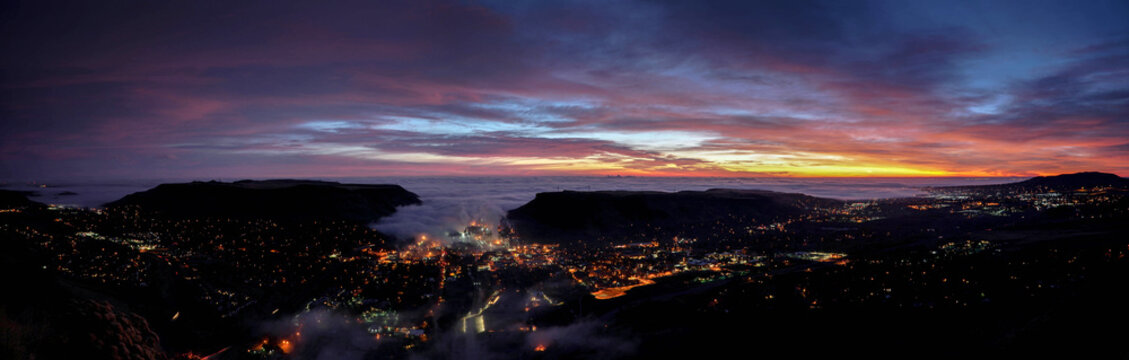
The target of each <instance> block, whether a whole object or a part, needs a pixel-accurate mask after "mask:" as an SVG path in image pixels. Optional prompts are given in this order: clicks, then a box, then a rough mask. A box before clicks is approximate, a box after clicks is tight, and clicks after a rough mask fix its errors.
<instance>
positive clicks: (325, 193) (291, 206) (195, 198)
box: [106, 180, 420, 221]
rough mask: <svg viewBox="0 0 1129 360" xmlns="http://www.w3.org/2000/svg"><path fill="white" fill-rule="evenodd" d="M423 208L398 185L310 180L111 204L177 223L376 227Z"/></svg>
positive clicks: (145, 194) (197, 188) (203, 185)
mask: <svg viewBox="0 0 1129 360" xmlns="http://www.w3.org/2000/svg"><path fill="white" fill-rule="evenodd" d="M413 204H420V200H419V196H417V195H416V194H414V193H412V192H409V191H407V190H405V189H404V188H403V187H400V186H399V185H368V184H341V183H337V182H328V181H310V180H265V181H252V180H242V181H237V182H234V183H224V182H217V181H209V182H200V181H196V182H191V183H181V184H161V185H159V186H157V187H155V188H153V189H150V190H147V191H142V192H138V193H133V194H130V195H126V196H125V197H123V198H121V199H120V200H117V201H114V202H111V203H109V204H106V207H108V208H118V207H123V206H130V205H134V206H138V207H141V208H142V209H144V210H146V211H154V212H157V213H160V214H161V215H164V216H172V217H236V218H252V217H255V218H273V219H280V220H302V219H343V220H354V221H374V220H376V219H379V218H381V217H384V216H388V215H391V214H392V213H393V212H395V211H396V207H397V206H404V205H413Z"/></svg>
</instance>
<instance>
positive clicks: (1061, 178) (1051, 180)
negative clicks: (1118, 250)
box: [935, 171, 1129, 191]
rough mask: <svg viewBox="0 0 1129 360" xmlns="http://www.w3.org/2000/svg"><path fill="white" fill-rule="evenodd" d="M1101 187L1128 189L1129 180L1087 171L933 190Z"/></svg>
mask: <svg viewBox="0 0 1129 360" xmlns="http://www.w3.org/2000/svg"><path fill="white" fill-rule="evenodd" d="M1103 186H1113V187H1120V188H1129V179H1126V178H1123V177H1120V176H1117V175H1116V174H1110V173H1103V172H1096V171H1088V172H1079V173H1073V174H1061V175H1053V176H1037V177H1033V178H1030V179H1027V180H1024V181H1020V182H1015V183H1007V184H994V185H976V186H946V187H938V188H935V189H942V190H943V189H970V190H993V189H998V190H1004V189H1031V190H1036V189H1045V190H1055V191H1070V190H1074V189H1078V188H1094V187H1103Z"/></svg>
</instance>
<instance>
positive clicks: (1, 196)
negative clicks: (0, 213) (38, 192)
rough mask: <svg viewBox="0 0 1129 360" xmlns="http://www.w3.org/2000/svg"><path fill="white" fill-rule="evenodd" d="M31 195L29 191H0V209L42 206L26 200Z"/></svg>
mask: <svg viewBox="0 0 1129 360" xmlns="http://www.w3.org/2000/svg"><path fill="white" fill-rule="evenodd" d="M33 194H34V193H33V192H30V191H15V190H0V209H11V208H22V207H39V206H43V204H40V203H37V202H35V201H31V200H28V198H27V197H28V195H33Z"/></svg>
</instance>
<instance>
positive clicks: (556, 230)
mask: <svg viewBox="0 0 1129 360" xmlns="http://www.w3.org/2000/svg"><path fill="white" fill-rule="evenodd" d="M836 204H839V201H837V200H831V199H823V198H816V197H811V196H807V195H803V194H787V193H778V192H771V191H763V190H729V189H711V190H707V191H681V192H675V193H666V192H645V191H594V192H576V191H562V192H550V193H540V194H537V196H536V197H535V198H534V199H533V200H532V201H530V202H529V203H526V204H525V205H522V206H521V207H519V208H517V209H513V210H510V211H509V213H508V214H507V219H508V220H509V222H510V223H511V224H513V226H514V229H515V230H516V231H517V232H518V233H519V234H521V236H522V237H523V238H528V239H532V240H535V241H547V242H560V241H567V240H579V239H581V238H594V237H598V236H608V237H611V236H618V235H625V234H632V233H637V232H641V231H645V230H644V229H645V228H647V229H653V228H664V229H668V230H679V229H686V230H687V231H692V230H691V228H693V227H695V226H696V225H698V224H702V223H707V222H715V221H727V222H728V221H739V222H744V223H770V222H773V221H776V220H779V219H784V218H787V217H789V216H792V215H797V214H800V213H802V212H803V210H804V209H805V208H807V207H811V206H817V205H819V206H833V205H836Z"/></svg>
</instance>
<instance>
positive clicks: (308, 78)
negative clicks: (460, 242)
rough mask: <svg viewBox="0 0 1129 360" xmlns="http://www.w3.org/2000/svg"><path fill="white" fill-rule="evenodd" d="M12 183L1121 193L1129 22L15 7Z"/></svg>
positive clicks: (533, 8)
mask: <svg viewBox="0 0 1129 360" xmlns="http://www.w3.org/2000/svg"><path fill="white" fill-rule="evenodd" d="M0 6H2V10H0V29H2V30H0V36H2V40H0V62H2V67H0V178H3V179H8V180H18V181H22V180H32V179H44V178H55V179H57V178H76V179H84V178H92V179H93V178H141V177H144V178H158V177H160V178H184V177H196V178H198V177H203V178H209V177H253V178H265V177H321V178H324V177H342V176H433V175H455V176H462V175H489V176H495V175H498V176H506V175H517V176H533V175H537V176H541V175H640V176H642V175H654V176H733V177H742V176H794V177H821V176H895V177H899V176H1031V175H1049V174H1058V173H1068V172H1077V171H1104V172H1113V173H1117V174H1120V175H1122V176H1129V161H1127V159H1129V21H1126V19H1127V18H1129V1H1099V0H1087V1H1034V0H1029V1H916V0H902V1H733V2H730V1H578V2H573V1H551V2H550V1H545V2H535V1H508V0H507V1H485V2H473V1H458V2H445V1H402V2H401V1H355V2H353V1H332V2H328V1H326V2H323V1H261V2H257V1H238V2H232V1H167V2H166V1H161V2H154V1H96V2H95V1H82V2H59V1H50V0H47V1H28V2H19V1H6V2H4V3H3V5H0Z"/></svg>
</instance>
